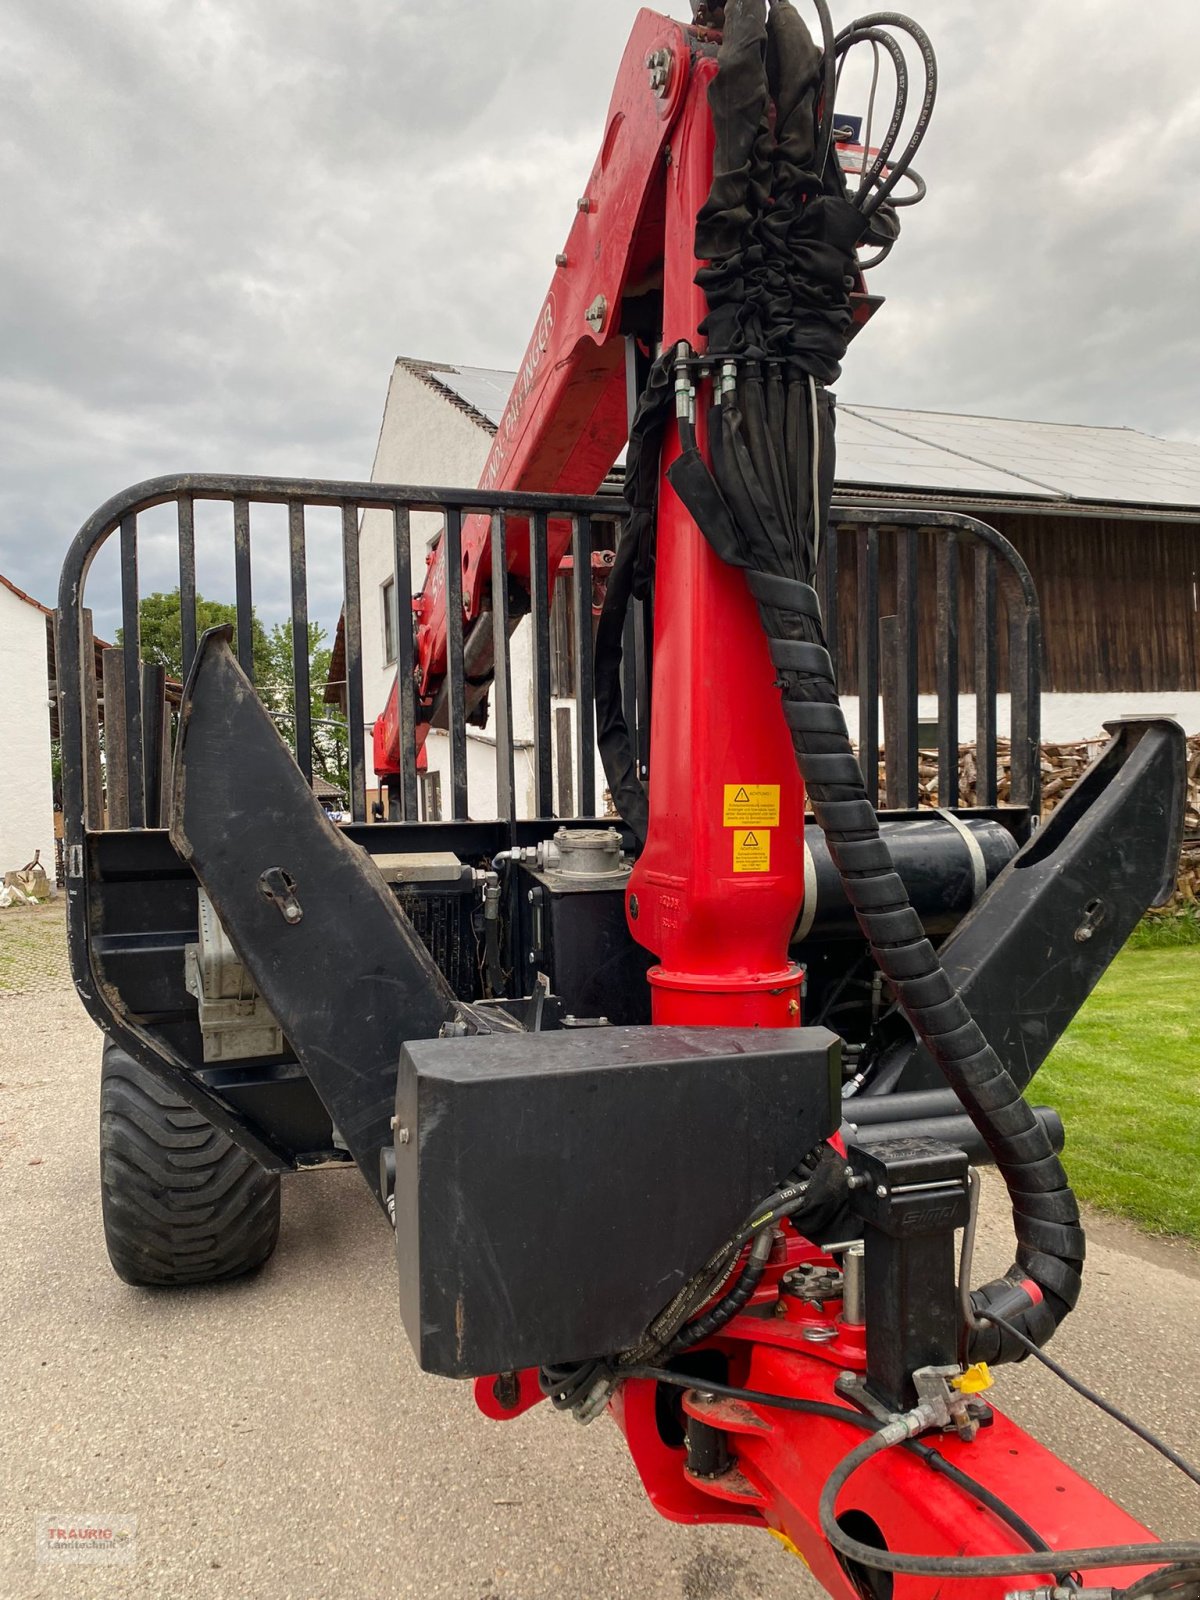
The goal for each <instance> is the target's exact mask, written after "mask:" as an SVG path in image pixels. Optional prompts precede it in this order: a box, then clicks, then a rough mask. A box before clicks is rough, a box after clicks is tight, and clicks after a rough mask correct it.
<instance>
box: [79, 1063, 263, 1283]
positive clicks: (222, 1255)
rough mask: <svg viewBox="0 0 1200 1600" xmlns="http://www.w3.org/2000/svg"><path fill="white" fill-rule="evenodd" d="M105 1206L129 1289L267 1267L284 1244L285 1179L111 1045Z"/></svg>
mask: <svg viewBox="0 0 1200 1600" xmlns="http://www.w3.org/2000/svg"><path fill="white" fill-rule="evenodd" d="M100 1201H101V1210H102V1213H103V1217H104V1240H105V1244H106V1245H107V1246H108V1259H109V1260H110V1261H111V1262H112V1265H113V1269H114V1270H115V1272H116V1274H117V1276H118V1277H120V1278H123V1279H124V1280H125V1282H126V1283H134V1284H141V1285H145V1286H149V1287H156V1288H170V1287H179V1286H183V1285H187V1284H197V1283H216V1282H219V1281H220V1280H221V1279H224V1278H238V1277H241V1276H242V1275H243V1274H244V1273H247V1272H253V1271H254V1270H255V1268H257V1267H261V1266H262V1264H263V1262H264V1261H266V1260H267V1258H268V1257H269V1256H270V1254H271V1252H272V1251H273V1250H274V1248H275V1244H276V1241H277V1240H278V1238H279V1175H278V1174H277V1173H274V1172H266V1171H264V1170H263V1168H262V1167H260V1166H259V1164H258V1162H257V1161H255V1160H254V1158H253V1157H252V1156H249V1155H247V1154H246V1152H245V1151H244V1150H243V1149H242V1148H241V1147H240V1146H239V1145H236V1144H235V1143H234V1142H233V1140H232V1139H230V1138H229V1137H228V1136H227V1135H226V1134H224V1133H222V1132H221V1131H220V1130H219V1129H217V1128H215V1127H214V1126H213V1125H212V1123H211V1122H209V1121H208V1119H207V1118H206V1117H205V1116H203V1115H202V1113H200V1112H199V1111H196V1110H194V1109H193V1107H191V1106H190V1105H188V1104H187V1103H186V1101H183V1100H180V1099H179V1098H178V1097H177V1096H175V1095H173V1094H172V1093H171V1092H170V1090H169V1089H168V1088H166V1086H165V1085H164V1084H163V1083H162V1081H161V1079H159V1078H158V1077H156V1076H155V1075H154V1074H153V1073H151V1072H148V1071H147V1070H146V1069H145V1067H143V1066H140V1065H139V1064H138V1062H136V1061H134V1060H133V1058H132V1057H131V1056H129V1055H127V1054H126V1053H125V1051H123V1050H121V1049H119V1048H118V1047H117V1046H116V1045H115V1044H113V1043H112V1042H111V1041H107V1042H106V1043H105V1046H104V1053H103V1057H102V1060H101V1071H100Z"/></svg>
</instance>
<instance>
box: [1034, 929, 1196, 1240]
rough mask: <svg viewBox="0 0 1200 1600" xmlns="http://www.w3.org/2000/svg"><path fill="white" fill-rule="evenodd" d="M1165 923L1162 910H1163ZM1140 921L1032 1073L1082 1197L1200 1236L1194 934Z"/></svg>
mask: <svg viewBox="0 0 1200 1600" xmlns="http://www.w3.org/2000/svg"><path fill="white" fill-rule="evenodd" d="M1163 920H1164V922H1165V919H1163ZM1195 928H1196V925H1195V919H1194V917H1191V918H1189V919H1188V929H1187V930H1181V928H1180V927H1178V926H1174V927H1173V926H1165V925H1162V924H1161V923H1160V924H1157V925H1156V922H1149V923H1148V924H1147V923H1144V924H1143V925H1142V928H1141V929H1139V930H1138V932H1137V933H1135V935H1134V937H1133V939H1132V940H1131V941H1130V943H1129V945H1128V946H1127V947H1126V949H1125V950H1123V951H1122V952H1121V954H1120V955H1119V956H1118V957H1117V959H1116V961H1114V963H1113V965H1112V966H1111V967H1110V968H1109V970H1108V972H1107V973H1106V974H1105V976H1104V977H1103V978H1102V979H1101V981H1100V983H1099V985H1098V987H1097V988H1096V990H1095V992H1094V993H1093V995H1092V996H1091V998H1090V999H1089V1000H1088V1002H1087V1004H1086V1005H1085V1006H1084V1007H1083V1009H1082V1011H1080V1013H1079V1015H1078V1016H1077V1017H1076V1019H1075V1021H1074V1022H1073V1023H1072V1024H1071V1026H1070V1028H1069V1029H1068V1030H1067V1033H1066V1034H1065V1036H1064V1037H1063V1039H1062V1040H1061V1042H1060V1043H1059V1045H1058V1047H1057V1049H1055V1051H1054V1052H1053V1054H1052V1055H1051V1056H1050V1058H1049V1060H1048V1061H1047V1062H1046V1064H1045V1066H1044V1067H1043V1068H1042V1070H1041V1071H1040V1072H1039V1073H1038V1075H1037V1078H1036V1079H1035V1080H1034V1084H1033V1092H1032V1096H1031V1098H1032V1099H1034V1100H1035V1101H1041V1102H1043V1103H1046V1104H1049V1105H1052V1106H1055V1107H1056V1108H1057V1109H1058V1110H1059V1111H1060V1112H1061V1113H1062V1117H1063V1121H1064V1122H1065V1123H1066V1127H1067V1148H1066V1152H1065V1160H1066V1163H1067V1171H1068V1173H1069V1175H1070V1178H1071V1182H1072V1184H1073V1186H1074V1188H1075V1190H1076V1193H1077V1194H1078V1195H1079V1197H1080V1199H1081V1200H1086V1201H1088V1202H1089V1203H1090V1204H1092V1205H1095V1206H1100V1207H1102V1208H1103V1209H1104V1210H1107V1211H1114V1212H1117V1213H1119V1214H1120V1215H1122V1216H1126V1217H1129V1218H1131V1219H1132V1220H1133V1221H1134V1222H1137V1223H1140V1224H1141V1225H1142V1226H1143V1227H1145V1228H1148V1229H1150V1230H1151V1231H1152V1232H1155V1233H1169V1234H1185V1235H1189V1236H1191V1237H1193V1238H1200V935H1197V934H1196V931H1195Z"/></svg>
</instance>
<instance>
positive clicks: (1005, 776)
mask: <svg viewBox="0 0 1200 1600" xmlns="http://www.w3.org/2000/svg"><path fill="white" fill-rule="evenodd" d="M1106 743H1107V740H1106V739H1104V738H1103V737H1102V738H1099V739H1082V740H1079V741H1078V742H1076V743H1072V744H1044V745H1043V746H1042V816H1043V817H1048V816H1049V815H1050V813H1051V812H1052V811H1053V810H1054V808H1055V806H1056V805H1058V803H1059V801H1060V800H1062V799H1064V798H1065V796H1066V795H1067V793H1068V791H1069V790H1070V789H1071V787H1072V786H1073V785H1074V783H1075V782H1076V780H1077V779H1078V778H1079V777H1080V776H1081V775H1082V773H1083V772H1084V770H1085V769H1086V768H1087V767H1088V766H1090V765H1091V763H1092V762H1093V761H1094V760H1095V759H1096V757H1097V756H1098V755H1099V754H1100V752H1101V750H1103V748H1104V746H1105V744H1106ZM996 768H997V772H996V785H997V790H998V794H999V801H1000V804H1001V805H1006V804H1007V803H1008V797H1009V793H1010V778H1011V760H1010V752H1009V744H1008V740H1007V739H1000V740H998V741H997V745H996ZM918 770H919V782H920V791H921V800H920V803H921V805H923V806H936V805H937V804H938V803H939V802H938V773H937V752H936V750H922V751H921V752H920V763H919V769H918ZM977 776H978V770H977V765H976V757H975V746H974V745H960V746H959V753H958V782H959V804H960V805H963V806H971V805H974V804H975V786H976V779H977ZM879 783H880V793H882V792H883V784H884V774H883V769H882V766H881V768H880V774H879ZM1184 906H1189V907H1195V906H1200V735H1197V734H1194V735H1193V736H1192V737H1191V738H1190V739H1189V740H1188V795H1187V812H1186V816H1185V821H1184V842H1183V851H1182V853H1181V857H1180V865H1179V879H1178V888H1177V891H1176V896H1175V899H1174V900H1173V901H1172V903H1171V905H1170V906H1169V907H1167V908H1165V909H1167V910H1179V909H1181V908H1182V907H1184Z"/></svg>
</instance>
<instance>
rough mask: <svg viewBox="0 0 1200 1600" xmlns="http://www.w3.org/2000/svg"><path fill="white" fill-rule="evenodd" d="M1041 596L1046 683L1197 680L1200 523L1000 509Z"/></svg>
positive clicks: (1159, 685) (1137, 686)
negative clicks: (1050, 514) (1031, 512)
mask: <svg viewBox="0 0 1200 1600" xmlns="http://www.w3.org/2000/svg"><path fill="white" fill-rule="evenodd" d="M991 520H992V524H993V526H994V527H996V528H998V529H999V531H1000V532H1001V533H1003V534H1004V535H1005V537H1006V538H1008V539H1011V540H1012V542H1013V544H1014V545H1015V546H1016V548H1017V549H1018V551H1019V552H1020V553H1021V555H1022V557H1023V558H1024V560H1025V563H1026V565H1027V566H1028V567H1029V570H1030V572H1031V573H1032V574H1033V581H1034V583H1035V584H1036V585H1037V589H1038V594H1039V596H1040V598H1041V605H1042V631H1043V640H1044V643H1043V668H1042V671H1043V679H1042V682H1043V688H1044V689H1045V690H1046V691H1047V692H1049V693H1054V692H1059V693H1105V692H1110V691H1114V690H1118V691H1126V692H1130V693H1133V692H1141V691H1145V692H1147V693H1159V692H1163V691H1180V690H1197V689H1200V648H1198V644H1197V637H1196V633H1197V621H1198V619H1197V614H1196V586H1197V579H1198V574H1200V524H1197V523H1172V522H1151V521H1141V520H1135V519H1127V518H1121V519H1116V518H1113V519H1105V518H1100V517H1096V518H1092V517H1086V518H1085V517H1046V516H1030V515H1025V514H1022V515H1019V516H1018V515H1015V514H1011V513H999V512H998V513H996V514H995V515H994V516H993V517H992V519H991Z"/></svg>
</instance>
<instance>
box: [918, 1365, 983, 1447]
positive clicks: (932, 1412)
mask: <svg viewBox="0 0 1200 1600" xmlns="http://www.w3.org/2000/svg"><path fill="white" fill-rule="evenodd" d="M985 1370H986V1369H985ZM965 1376H966V1374H965V1373H960V1372H959V1369H958V1368H957V1367H919V1368H918V1369H917V1371H916V1372H914V1373H913V1383H914V1384H915V1385H916V1388H917V1395H918V1397H919V1402H920V1403H919V1404H918V1406H917V1408H916V1411H914V1412H910V1413H909V1415H910V1416H915V1415H916V1413H917V1412H920V1411H924V1412H926V1413H927V1414H928V1415H929V1417H930V1421H929V1423H928V1424H927V1425H928V1426H929V1427H931V1428H942V1429H947V1428H954V1429H955V1431H956V1432H957V1434H958V1436H959V1438H960V1439H962V1440H965V1441H966V1443H968V1444H969V1443H970V1442H971V1440H972V1439H974V1437H975V1435H976V1434H977V1433H978V1432H979V1422H978V1420H977V1419H976V1418H975V1417H973V1416H972V1415H971V1411H970V1408H969V1406H968V1402H967V1391H960V1390H959V1388H958V1384H959V1383H960V1382H961V1381H962V1380H963V1378H965Z"/></svg>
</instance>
